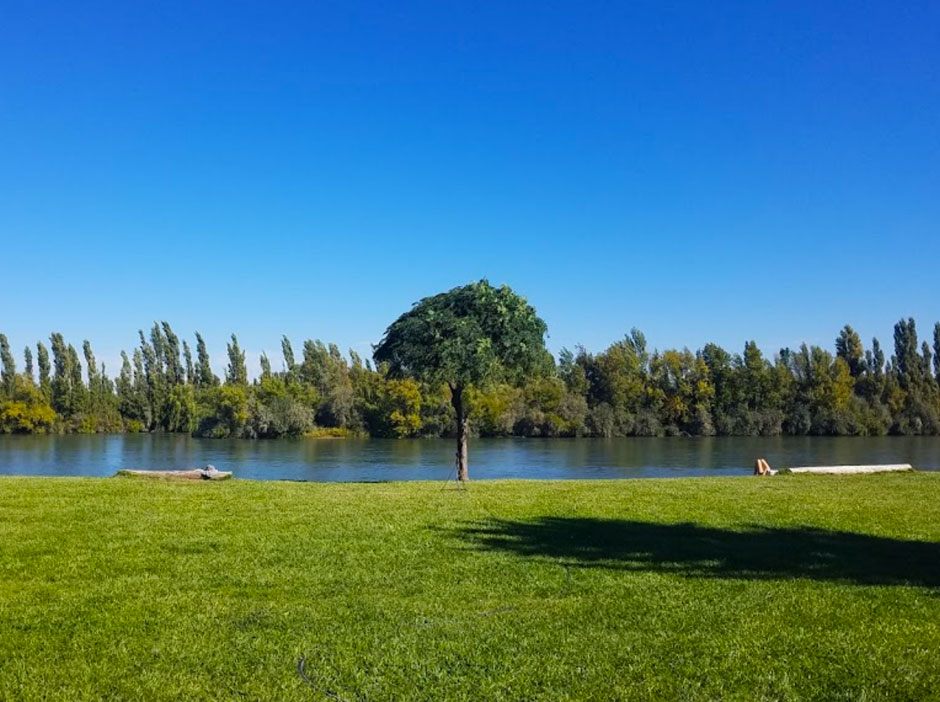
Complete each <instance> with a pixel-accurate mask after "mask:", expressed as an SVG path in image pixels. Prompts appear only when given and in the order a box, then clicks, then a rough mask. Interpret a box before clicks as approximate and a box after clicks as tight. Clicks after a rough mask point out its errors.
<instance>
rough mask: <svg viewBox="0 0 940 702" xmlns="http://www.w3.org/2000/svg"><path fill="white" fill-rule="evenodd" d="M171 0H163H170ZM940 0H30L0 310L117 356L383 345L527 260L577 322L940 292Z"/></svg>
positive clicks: (16, 71)
mask: <svg viewBox="0 0 940 702" xmlns="http://www.w3.org/2000/svg"><path fill="white" fill-rule="evenodd" d="M148 5H151V6H148ZM938 26H940V5H937V4H936V3H929V2H907V3H887V2H881V3H869V2H852V3H849V2H827V3H810V2H785V3H784V2H780V3H773V2H767V3H753V2H740V3H702V2H689V3H682V2H676V3H664V2H648V3H646V2H635V3H634V2H629V3H623V2H589V1H587V2H585V1H583V2H577V3H574V2H570V3H557V2H555V3H553V2H539V3H525V2H515V3H467V2H445V3H441V2H414V3H378V2H376V3H356V2H349V1H344V2H317V3H296V4H278V3H273V2H266V3H240V2H227V3H215V2H200V3H172V2H161V3H151V4H144V3H116V2H115V3H108V2H87V3H74V2H71V3H64V2H63V3H44V2H26V1H20V0H8V1H7V2H4V3H2V5H0V257H2V259H0V290H2V293H0V294H2V297H0V330H2V331H4V332H5V333H6V334H7V335H8V336H9V337H10V339H11V342H12V343H13V344H14V345H15V346H16V347H17V348H18V349H19V348H22V346H24V345H25V344H27V343H34V342H35V341H36V340H38V339H40V338H43V339H45V338H47V337H48V335H49V332H50V331H52V330H58V331H61V332H63V333H64V334H65V335H66V337H67V338H69V340H70V341H73V342H74V343H76V345H78V344H80V343H81V340H82V339H84V338H89V339H90V340H91V341H92V343H93V345H94V346H95V348H96V350H97V353H98V355H99V357H100V358H103V359H105V360H106V361H107V362H108V364H109V366H110V367H111V369H112V371H114V370H116V368H115V367H114V365H113V364H114V362H115V361H116V359H117V356H118V353H119V351H120V349H121V348H126V349H130V348H131V347H132V346H133V345H134V344H135V341H136V330H137V329H138V328H140V327H142V326H143V327H145V328H146V327H147V326H149V325H150V324H151V323H152V321H153V320H155V319H167V320H169V321H170V322H171V324H172V325H173V326H174V328H175V329H176V330H177V332H178V333H180V334H181V335H184V336H186V337H189V338H191V333H192V332H193V331H194V330H196V329H198V330H200V331H202V332H203V334H204V336H205V337H206V338H207V340H208V341H209V343H210V346H211V347H212V350H213V353H214V355H215V356H223V355H224V341H225V338H226V337H227V335H228V333H230V332H231V331H236V332H237V333H238V334H239V338H240V339H241V341H242V344H243V346H245V347H246V348H247V349H248V350H249V351H250V352H252V353H254V354H256V353H257V352H259V351H260V350H262V349H267V350H268V351H269V352H274V351H276V349H277V347H278V340H279V338H280V335H281V334H282V333H287V334H288V335H289V336H291V337H292V338H293V340H294V342H295V345H299V343H300V342H301V340H302V339H304V338H323V339H325V340H331V341H336V342H337V343H339V344H340V346H341V347H343V348H348V347H353V348H356V349H357V350H359V351H360V352H368V349H369V344H370V343H372V342H375V341H377V340H378V339H379V338H380V336H381V334H382V332H383V330H384V329H385V327H386V326H387V325H388V323H389V322H390V321H392V320H393V319H394V318H395V317H396V316H397V315H398V314H399V313H401V312H402V311H404V310H405V309H407V308H408V306H409V305H410V304H411V303H412V302H413V301H415V300H417V299H418V298H420V297H423V296H425V295H428V294H432V293H435V292H438V291H440V290H443V289H447V288H450V287H452V286H455V285H458V284H463V283H466V282H468V281H470V280H474V279H478V278H481V277H488V278H489V279H490V280H491V281H492V282H495V283H503V282H505V283H509V284H510V285H511V286H513V287H514V288H515V289H516V290H518V291H519V292H521V293H522V294H524V295H525V296H527V297H528V298H529V300H530V301H531V302H532V303H533V304H534V305H535V306H536V308H537V309H538V311H539V312H540V313H541V315H542V316H543V317H544V318H545V320H546V321H547V323H548V325H549V333H550V338H549V346H550V348H551V349H552V350H554V351H557V350H558V349H559V348H560V347H562V346H569V347H570V346H573V345H575V344H578V343H582V344H584V345H585V346H587V347H588V348H591V349H596V350H600V349H602V348H604V347H605V346H606V345H607V344H609V343H610V342H611V341H613V340H615V339H617V338H619V337H620V336H622V335H623V334H624V333H625V332H626V331H627V330H629V329H630V328H631V327H633V326H637V327H639V328H641V329H642V330H644V332H645V333H646V335H647V337H648V339H649V341H650V343H651V344H652V345H654V346H657V347H660V348H664V347H672V346H690V347H692V348H696V347H699V346H701V345H703V344H704V343H705V342H707V341H716V342H718V343H721V344H722V345H724V346H726V347H728V348H730V349H734V350H739V349H740V348H741V347H742V346H743V343H744V341H745V340H746V339H751V338H753V339H755V340H756V341H757V342H758V343H759V344H760V346H761V347H762V348H764V349H765V351H767V352H768V353H772V352H773V351H774V350H776V349H777V348H779V347H781V346H784V345H791V346H792V345H797V344H799V343H800V342H801V341H804V340H805V341H808V342H810V343H820V344H825V345H826V346H829V347H831V345H832V340H833V338H834V336H835V334H836V333H837V331H838V329H839V327H840V326H841V325H842V324H844V323H846V322H849V323H852V324H853V325H854V326H855V327H856V328H857V329H858V330H859V331H860V333H862V335H863V336H864V337H865V338H866V339H867V338H869V337H871V336H872V335H874V334H877V335H878V336H879V337H880V338H881V339H882V341H884V342H887V344H888V345H889V346H890V336H891V327H892V325H893V323H894V322H895V321H896V320H897V319H898V318H900V317H902V316H909V315H913V316H914V317H915V318H916V319H917V320H918V322H919V325H920V329H921V332H922V334H926V333H927V332H928V331H929V328H930V327H932V326H933V323H934V321H936V320H938V319H940V304H938V292H940V278H938V275H937V272H938V270H940V266H938V261H940V226H938V225H940V32H938V29H937V28H938Z"/></svg>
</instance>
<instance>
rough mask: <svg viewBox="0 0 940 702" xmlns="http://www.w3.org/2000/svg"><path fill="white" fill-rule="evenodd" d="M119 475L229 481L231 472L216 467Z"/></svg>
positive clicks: (120, 472)
mask: <svg viewBox="0 0 940 702" xmlns="http://www.w3.org/2000/svg"><path fill="white" fill-rule="evenodd" d="M117 474H118V475H126V476H132V477H140V478H163V479H168V480H227V479H228V478H231V477H232V473H231V471H221V470H216V468H215V466H212V465H209V466H206V467H205V468H193V469H192V470H131V469H127V470H119V471H118V472H117Z"/></svg>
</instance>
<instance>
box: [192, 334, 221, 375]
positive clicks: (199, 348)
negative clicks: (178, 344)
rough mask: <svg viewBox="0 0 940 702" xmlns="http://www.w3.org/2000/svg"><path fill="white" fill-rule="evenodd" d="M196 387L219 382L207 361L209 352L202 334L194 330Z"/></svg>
mask: <svg viewBox="0 0 940 702" xmlns="http://www.w3.org/2000/svg"><path fill="white" fill-rule="evenodd" d="M196 364H197V365H196V387H200V388H211V387H213V386H215V385H218V384H219V379H218V378H217V377H216V376H215V373H213V372H212V365H211V364H210V363H209V352H208V351H207V350H206V342H205V341H204V340H203V338H202V335H201V334H200V333H199V332H196Z"/></svg>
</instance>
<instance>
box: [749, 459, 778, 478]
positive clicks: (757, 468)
mask: <svg viewBox="0 0 940 702" xmlns="http://www.w3.org/2000/svg"><path fill="white" fill-rule="evenodd" d="M776 473H777V471H775V470H772V469H771V467H770V464H769V463H768V462H767V461H766V460H765V459H763V458H758V459H757V463H755V464H754V475H775V474H776Z"/></svg>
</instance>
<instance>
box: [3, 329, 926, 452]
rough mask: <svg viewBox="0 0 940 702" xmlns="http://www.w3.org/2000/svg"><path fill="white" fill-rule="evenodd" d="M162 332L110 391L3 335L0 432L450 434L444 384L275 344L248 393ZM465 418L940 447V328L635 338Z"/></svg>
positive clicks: (232, 353) (57, 343)
mask: <svg viewBox="0 0 940 702" xmlns="http://www.w3.org/2000/svg"><path fill="white" fill-rule="evenodd" d="M193 341H194V346H193V347H191V346H190V344H189V342H188V341H187V340H181V339H180V338H179V337H178V336H177V334H176V333H175V332H174V331H173V329H172V328H171V326H170V325H169V324H167V323H166V322H162V323H158V324H154V326H153V327H152V328H151V329H150V330H149V332H148V333H144V332H143V331H141V332H140V334H139V343H138V345H137V347H136V348H135V349H133V350H132V351H131V352H130V353H129V354H128V353H122V354H121V367H120V369H118V372H117V375H116V377H114V378H113V379H112V378H110V377H109V376H108V374H107V372H106V369H105V368H104V365H103V364H102V365H100V366H99V364H98V363H97V362H96V359H95V355H94V352H93V350H92V347H91V344H90V343H89V342H88V341H85V342H84V343H83V344H82V345H81V347H80V348H81V351H79V349H78V348H76V346H74V345H72V344H70V343H68V342H67V341H66V340H65V339H64V338H63V336H62V335H61V334H58V333H54V334H52V335H51V336H50V337H49V340H48V345H47V344H46V343H44V342H40V343H38V344H36V346H35V348H33V347H28V348H26V349H24V351H23V353H22V363H23V365H22V366H20V365H19V364H18V362H17V359H16V357H15V355H14V353H13V351H12V350H11V349H10V346H9V343H8V340H7V337H6V336H4V335H2V334H0V432H6V433H43V432H120V431H128V432H141V431H164V432H191V433H193V434H196V435H198V436H213V437H225V436H234V437H245V438H273V437H278V436H301V435H308V434H334V435H372V436H389V437H407V436H439V435H444V434H453V433H454V432H455V430H456V427H457V419H456V415H455V406H454V403H453V402H452V389H451V388H450V387H449V386H448V385H447V384H446V383H440V384H436V383H434V382H419V381H418V380H415V379H408V378H401V377H398V375H396V377H392V376H391V375H390V374H389V373H388V368H387V366H386V365H385V364H384V363H383V364H379V365H378V366H373V364H372V363H371V362H370V360H369V359H366V360H363V359H362V358H360V357H359V356H358V355H357V354H356V353H355V352H352V351H351V352H350V353H349V354H348V355H344V354H342V353H341V352H340V350H339V349H338V348H337V346H336V345H335V344H329V345H327V344H324V343H323V342H321V341H315V340H308V341H305V342H304V343H303V344H302V345H301V346H300V347H299V349H296V352H295V348H294V346H293V345H292V344H291V342H290V341H289V340H288V339H287V338H286V337H284V338H283V339H282V340H281V354H280V358H278V359H275V360H273V361H272V359H269V358H268V357H267V356H266V355H262V356H261V359H260V374H259V375H258V376H257V377H256V378H254V379H253V380H250V379H249V373H248V368H247V365H246V361H245V353H244V351H243V350H242V348H241V346H240V345H239V342H238V339H237V338H236V337H235V336H234V335H233V336H232V337H231V340H230V341H229V343H228V344H227V351H228V364H227V366H226V368H225V371H224V375H223V377H221V378H220V377H218V376H217V375H216V374H215V373H214V371H213V369H212V366H211V364H210V357H209V353H208V350H207V348H206V344H205V341H204V340H203V338H202V336H201V335H200V334H198V333H197V334H195V336H194V339H193ZM463 392H464V393H465V404H466V409H465V410H463V409H462V410H461V412H462V413H465V417H466V418H467V421H468V422H469V428H470V431H472V432H474V433H477V434H480V435H522V436H634V435H636V436H661V435H693V436H703V435H714V434H722V435H755V434H764V435H767V434H832V435H836V434H838V435H842V434H846V435H853V434H857V435H878V434H937V433H940V323H938V324H937V325H936V326H935V327H934V330H933V338H932V343H929V342H928V341H926V340H925V341H923V342H919V341H918V335H917V330H916V327H915V324H914V320H913V319H907V320H901V321H899V322H898V323H897V324H896V325H895V327H894V350H893V353H892V354H891V356H890V358H889V357H886V354H885V351H884V350H883V349H882V347H881V345H880V344H879V342H878V340H877V339H874V340H872V342H871V344H870V345H869V346H868V347H867V348H866V346H865V345H864V344H863V342H862V340H861V339H860V338H859V335H858V334H857V333H856V332H855V331H854V330H853V329H852V328H851V327H849V326H846V327H845V328H843V329H842V330H841V331H840V332H839V335H838V337H837V338H836V341H835V347H834V351H830V350H827V349H824V348H821V347H818V346H807V345H805V344H804V345H802V346H800V347H799V348H798V349H782V350H780V351H779V352H777V353H775V354H773V356H767V355H765V354H764V353H763V352H762V351H761V350H760V349H759V348H758V347H757V345H756V344H755V343H754V342H748V343H746V344H745V345H744V349H743V350H742V352H741V353H732V352H729V351H726V350H725V349H723V348H721V347H719V346H717V345H715V344H706V345H705V346H704V347H703V348H702V349H700V350H699V351H696V352H692V351H689V350H687V349H682V350H676V349H671V350H667V351H657V350H650V349H649V348H648V346H647V342H646V339H645V338H644V336H643V334H642V333H640V332H639V331H637V330H633V331H632V332H631V333H630V334H628V335H627V336H626V337H625V338H623V339H622V340H620V341H617V342H616V343H614V344H612V345H611V346H610V347H609V348H607V349H606V350H604V351H602V352H600V353H591V352H589V351H587V350H585V349H583V348H576V349H575V350H573V351H572V350H563V351H562V352H561V353H560V355H559V358H558V360H557V362H556V361H555V360H554V359H552V358H550V357H548V356H546V359H545V363H543V364H542V365H541V367H540V369H539V370H537V371H534V372H532V373H530V374H528V375H527V376H526V377H524V378H522V379H519V380H517V381H516V382H512V383H510V382H503V383H497V384H492V385H488V386H486V387H467V388H466V389H465V390H464V391H463Z"/></svg>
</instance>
